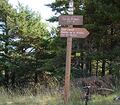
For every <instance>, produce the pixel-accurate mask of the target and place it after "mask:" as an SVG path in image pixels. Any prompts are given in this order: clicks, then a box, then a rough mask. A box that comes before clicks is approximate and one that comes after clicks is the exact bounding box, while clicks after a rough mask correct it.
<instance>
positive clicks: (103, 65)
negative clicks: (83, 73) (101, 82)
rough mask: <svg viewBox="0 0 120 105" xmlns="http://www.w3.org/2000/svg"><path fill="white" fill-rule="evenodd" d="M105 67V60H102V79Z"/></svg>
mask: <svg viewBox="0 0 120 105" xmlns="http://www.w3.org/2000/svg"><path fill="white" fill-rule="evenodd" d="M105 65H106V61H105V59H103V60H102V77H103V76H105Z"/></svg>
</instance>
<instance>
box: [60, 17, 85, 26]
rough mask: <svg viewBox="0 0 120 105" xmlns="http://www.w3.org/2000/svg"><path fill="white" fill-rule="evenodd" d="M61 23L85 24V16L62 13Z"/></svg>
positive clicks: (62, 24) (63, 24)
mask: <svg viewBox="0 0 120 105" xmlns="http://www.w3.org/2000/svg"><path fill="white" fill-rule="evenodd" d="M59 24H60V25H61V26H65V25H83V16H78V15H74V16H73V15H61V16H59Z"/></svg>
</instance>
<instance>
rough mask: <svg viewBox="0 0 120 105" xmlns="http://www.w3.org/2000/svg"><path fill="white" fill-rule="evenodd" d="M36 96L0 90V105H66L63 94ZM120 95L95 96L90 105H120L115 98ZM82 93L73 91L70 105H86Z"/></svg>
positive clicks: (45, 93) (46, 92)
mask: <svg viewBox="0 0 120 105" xmlns="http://www.w3.org/2000/svg"><path fill="white" fill-rule="evenodd" d="M38 91H39V90H38ZM42 91H45V92H39V93H38V94H37V95H36V96H34V95H33V94H31V92H29V91H28V90H26V94H24V95H23V94H21V93H20V92H19V91H18V92H16V93H13V92H11V91H10V90H9V92H6V90H5V89H4V88H1V89H0V105H64V101H63V95H62V94H61V92H57V91H53V92H51V91H50V90H47V91H46V90H42ZM116 95H120V94H119V92H117V93H114V94H113V95H110V96H100V95H93V96H92V97H91V100H90V101H89V103H88V105H120V102H119V101H114V100H113V98H114V97H115V96H116ZM81 97H82V93H81V91H80V89H72V91H71V97H70V100H69V105H85V103H84V100H82V99H81Z"/></svg>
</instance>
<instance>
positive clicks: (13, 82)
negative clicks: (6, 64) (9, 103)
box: [11, 71, 15, 89]
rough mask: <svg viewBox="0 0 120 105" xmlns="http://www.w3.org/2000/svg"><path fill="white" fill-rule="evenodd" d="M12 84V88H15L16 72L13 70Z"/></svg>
mask: <svg viewBox="0 0 120 105" xmlns="http://www.w3.org/2000/svg"><path fill="white" fill-rule="evenodd" d="M11 85H12V89H15V72H14V71H13V72H12V76H11Z"/></svg>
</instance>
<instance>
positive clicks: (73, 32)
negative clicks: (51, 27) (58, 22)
mask: <svg viewBox="0 0 120 105" xmlns="http://www.w3.org/2000/svg"><path fill="white" fill-rule="evenodd" d="M88 35H89V32H88V31H87V29H85V28H61V30H60V36H61V37H72V38H86V37H87V36H88Z"/></svg>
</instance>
